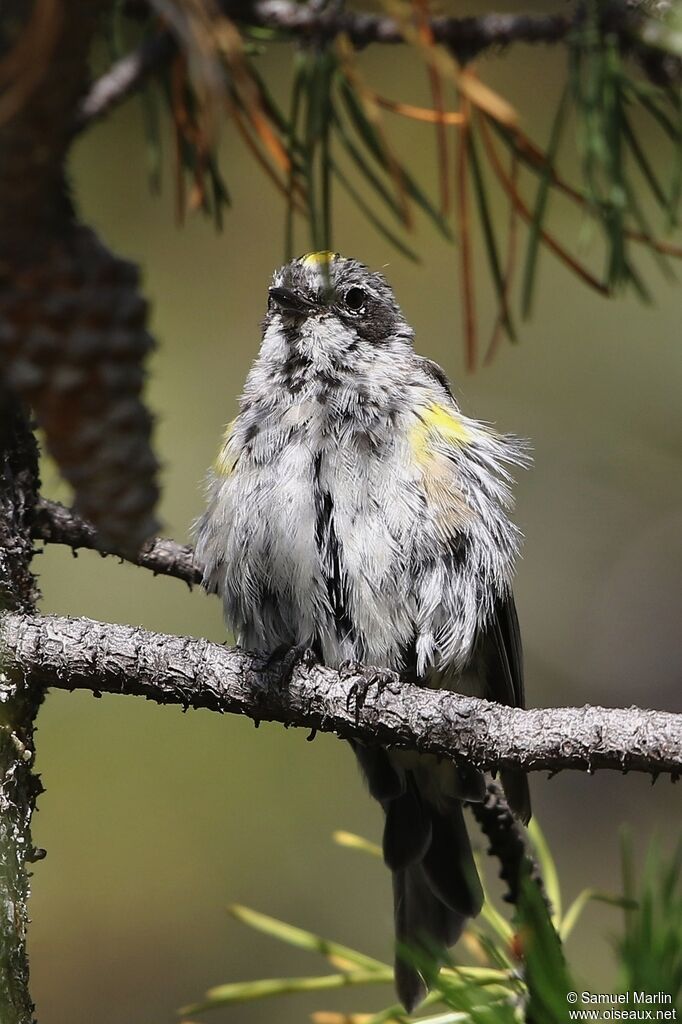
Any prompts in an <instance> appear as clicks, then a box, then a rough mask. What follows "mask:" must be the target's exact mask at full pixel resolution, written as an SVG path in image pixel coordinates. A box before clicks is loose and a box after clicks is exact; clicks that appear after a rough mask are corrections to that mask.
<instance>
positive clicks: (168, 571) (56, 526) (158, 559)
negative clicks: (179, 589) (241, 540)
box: [32, 498, 201, 588]
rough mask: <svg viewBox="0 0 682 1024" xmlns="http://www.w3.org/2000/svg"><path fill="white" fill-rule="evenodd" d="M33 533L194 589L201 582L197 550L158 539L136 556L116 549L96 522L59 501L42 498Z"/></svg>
mask: <svg viewBox="0 0 682 1024" xmlns="http://www.w3.org/2000/svg"><path fill="white" fill-rule="evenodd" d="M32 533H33V537H34V539H35V540H42V541H45V543H46V544H66V545H68V546H69V547H70V548H72V549H73V550H74V551H76V550H78V549H79V548H86V549H87V550H89V551H99V553H100V554H101V555H115V556H116V557H117V558H121V559H123V560H124V561H128V562H132V564H133V565H139V566H141V567H142V568H143V569H151V571H152V572H153V573H154V575H155V576H174V577H175V578H176V579H179V580H184V582H185V583H187V584H188V586H189V587H190V588H191V587H192V586H193V585H194V584H195V583H201V570H200V569H199V568H198V566H197V565H196V564H195V562H194V551H193V550H192V548H191V547H190V546H189V545H187V544H178V543H176V541H174V540H168V539H167V538H165V537H155V538H154V539H153V540H151V541H149V543H148V544H146V545H145V546H144V547H143V548H142V549H141V550H140V551H138V552H136V553H135V554H131V553H130V552H129V551H123V550H118V549H115V548H112V547H111V546H110V545H108V544H105V543H104V541H103V540H102V538H101V537H100V536H99V534H98V533H97V531H96V529H95V527H94V526H93V525H92V523H89V522H88V521H87V520H86V519H83V517H82V516H79V515H78V513H77V512H74V511H73V510H72V509H69V508H66V507H65V506H64V505H61V504H60V503H59V502H58V501H48V500H47V499H46V498H40V499H39V501H38V505H37V507H36V511H35V516H34V519H33V524H32Z"/></svg>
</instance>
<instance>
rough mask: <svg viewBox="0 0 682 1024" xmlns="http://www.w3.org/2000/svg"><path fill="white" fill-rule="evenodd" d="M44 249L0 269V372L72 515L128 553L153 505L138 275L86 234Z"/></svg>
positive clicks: (147, 345) (147, 526) (147, 341)
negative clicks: (41, 438) (35, 431)
mask: <svg viewBox="0 0 682 1024" xmlns="http://www.w3.org/2000/svg"><path fill="white" fill-rule="evenodd" d="M49 245H50V247H49V250H48V251H47V252H46V253H45V255H44V258H42V259H40V260H38V261H31V263H30V264H27V265H26V266H24V267H22V266H18V267H17V266H14V267H8V266H7V265H5V266H2V265H0V373H2V375H3V376H4V378H5V381H6V383H7V384H8V385H9V386H10V387H11V388H13V389H14V390H15V391H16V392H17V393H18V394H19V395H21V396H22V397H23V398H24V399H25V400H26V401H28V402H29V403H30V404H31V405H32V407H33V409H34V411H35V414H36V417H37V419H38V422H39V424H40V426H41V427H42V428H43V430H44V431H45V437H46V442H47V447H48V450H49V451H50V452H51V454H52V455H53V456H54V458H55V460H56V462H57V463H58V465H59V467H60V469H61V471H62V473H63V474H64V476H65V478H66V479H67V480H68V482H69V483H70V484H71V485H72V487H73V488H74V491H75V505H76V508H77V509H78V511H79V512H80V514H81V515H83V516H84V517H85V518H87V519H89V520H90V521H91V522H92V523H93V524H94V525H95V526H96V528H97V529H98V531H99V532H100V534H101V536H102V537H103V539H104V540H105V542H106V543H109V544H111V545H112V546H116V547H118V548H122V549H125V550H129V551H134V550H137V549H138V548H139V547H140V546H141V544H142V543H143V542H144V541H145V540H146V539H148V538H149V537H150V536H152V535H153V534H154V533H155V532H156V531H157V522H156V519H155V516H154V508H155V505H156V501H157V498H158V485H157V482H156V474H157V470H158V465H157V462H156V459H155V458H154V455H153V452H152V449H151V445H150V434H151V427H152V421H151V416H150V414H149V413H148V411H147V409H146V407H145V406H144V404H143V402H142V400H141V397H140V396H141V392H142V387H143V384H144V380H145V371H144V360H145V357H146V356H147V354H148V352H149V351H150V349H151V348H152V346H153V342H152V339H151V337H150V335H149V334H148V333H147V330H146V321H147V303H146V301H145V299H144V298H143V297H142V296H141V295H140V293H139V290H138V283H139V273H138V270H137V267H136V266H135V265H134V264H133V263H129V262H127V261H125V260H122V259H119V258H118V257H116V256H113V255H112V254H111V253H110V252H109V251H108V250H107V249H106V248H105V247H104V246H103V245H102V243H101V242H100V241H99V240H98V239H97V237H96V236H95V234H94V233H93V232H92V231H91V230H90V229H88V228H85V227H80V226H77V227H75V228H73V229H72V231H70V232H69V233H68V234H67V236H66V237H65V238H63V239H60V240H59V241H54V242H51V243H50V244H49Z"/></svg>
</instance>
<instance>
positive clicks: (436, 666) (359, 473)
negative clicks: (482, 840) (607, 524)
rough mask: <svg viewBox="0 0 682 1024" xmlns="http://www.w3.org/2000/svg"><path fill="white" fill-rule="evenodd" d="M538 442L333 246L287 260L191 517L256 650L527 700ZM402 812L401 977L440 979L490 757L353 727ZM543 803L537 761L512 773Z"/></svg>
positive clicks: (466, 907) (514, 786) (464, 898)
mask: <svg viewBox="0 0 682 1024" xmlns="http://www.w3.org/2000/svg"><path fill="white" fill-rule="evenodd" d="M528 458H529V457H528V446H527V444H526V442H524V441H523V440H520V439H518V438H516V437H514V436H511V435H508V434H501V433H498V432H497V431H496V430H494V429H493V428H492V427H491V426H489V425H487V424H485V423H483V422H479V421H477V420H475V419H472V418H469V417H468V416H466V415H464V414H463V413H462V412H461V411H460V408H459V405H458V403H457V401H456V399H455V397H454V395H453V390H452V388H451V386H450V384H449V381H448V378H447V376H446V374H445V373H444V371H443V370H442V368H441V367H440V366H439V365H438V364H437V363H435V362H433V361H432V360H431V359H429V358H427V357H426V356H423V355H420V354H418V353H417V351H416V350H415V347H414V332H413V330H412V328H411V327H410V325H409V323H408V322H407V320H406V319H405V316H404V314H403V313H402V311H401V309H400V307H399V305H398V303H397V301H396V298H395V296H394V293H393V291H392V289H391V287H390V285H389V284H388V282H387V281H386V279H385V278H384V276H383V275H382V274H381V273H378V272H375V271H372V270H370V269H369V268H368V267H367V266H365V265H364V264H363V263H361V262H359V261H358V260H355V259H351V258H347V257H344V256H341V255H340V254H338V253H333V252H326V251H325V252H314V253H307V254H305V255H304V256H301V257H299V258H296V259H293V260H291V261H290V262H288V263H287V264H286V265H285V266H283V267H281V268H280V269H279V270H277V271H276V272H275V274H274V276H273V278H272V283H271V285H270V287H269V290H268V300H267V311H266V313H265V318H264V321H263V330H262V341H261V346H260V351H259V353H258V356H257V358H256V359H255V362H254V363H253V365H252V367H251V369H250V371H249V373H248V376H247V378H246V383H245V385H244V389H243V393H242V396H241V400H240V405H239V412H238V415H237V417H236V418H235V419H234V420H233V421H232V422H231V423H230V424H229V425H228V426H227V428H226V430H225V434H224V437H223V439H222V444H221V446H220V450H219V453H218V456H217V459H216V460H215V463H214V465H213V467H212V469H211V471H210V472H209V475H208V480H207V487H206V508H205V511H204V512H203V514H202V515H201V516H200V518H199V519H198V520H197V522H196V524H195V537H196V557H197V560H198V563H199V565H200V566H202V569H203V584H204V586H205V588H206V589H207V590H208V591H209V592H213V593H217V594H218V595H220V597H221V598H222V602H223V606H224V613H225V619H226V622H227V624H228V625H229V627H230V628H231V629H232V630H233V631H234V634H235V636H236V638H237V642H238V643H239V644H240V646H242V647H244V648H246V649H249V650H252V651H254V652H258V653H260V654H263V655H266V656H268V657H272V656H276V655H277V652H281V651H284V650H305V651H308V652H313V654H314V656H315V657H316V658H317V659H318V660H319V661H320V662H321V663H323V664H324V665H326V666H329V667H331V668H335V669H340V668H342V667H343V666H347V665H349V664H351V665H361V666H372V667H375V668H378V669H383V670H390V671H392V672H395V673H398V674H399V677H400V679H401V680H402V681H405V682H406V683H412V684H416V685H419V686H425V687H431V688H445V689H449V690H453V691H456V692H459V693H466V694H470V695H475V696H482V697H486V698H488V699H491V700H495V701H497V702H499V703H502V704H505V705H509V706H523V704H524V681H523V665H522V649H521V639H520V633H519V624H518V618H517V614H516V609H515V604H514V598H513V593H512V579H513V575H514V569H515V564H516V560H517V556H518V553H519V547H520V540H521V535H520V532H519V530H518V529H517V527H516V526H515V525H514V523H513V522H512V520H511V518H510V513H511V508H512V494H511V487H512V482H513V481H512V477H511V472H512V467H514V466H525V465H526V464H527V462H528ZM351 746H352V747H353V750H354V753H355V755H356V758H357V761H358V762H359V765H360V768H361V771H362V774H363V775H364V778H365V781H366V785H367V788H368V789H369V793H370V794H371V796H372V797H374V798H375V799H376V800H377V801H378V803H379V804H380V805H381V807H382V809H383V812H384V831H383V856H384V861H385V863H386V865H387V866H388V868H389V869H390V870H391V873H392V880H393V903H394V920H395V939H396V955H395V984H396V990H397V994H398V997H399V999H400V1001H401V1002H402V1004H403V1005H404V1007H405V1008H406V1009H407V1010H408V1011H411V1010H412V1009H414V1008H415V1007H416V1006H417V1005H418V1004H419V1003H420V1002H421V1001H422V1000H423V998H424V997H425V995H426V994H427V990H428V985H427V980H426V978H425V973H428V972H425V970H424V969H423V964H420V962H419V956H418V955H417V954H419V953H420V951H421V952H422V953H423V952H426V953H428V955H429V956H431V957H432V958H434V961H435V962H436V963H439V964H440V963H445V962H447V955H448V954H447V951H448V949H449V947H450V946H452V945H454V943H455V942H456V941H457V939H458V938H459V936H460V934H461V932H462V929H463V927H464V926H465V924H466V922H467V920H468V919H469V918H472V917H475V916H476V915H477V914H478V913H479V912H480V909H481V906H482V900H483V894H482V888H481V883H480V880H479V877H478V874H477V870H476V866H475V863H474V858H473V854H472V848H471V842H470V839H469V836H468V832H467V828H466V825H465V822H464V817H463V813H462V808H463V805H464V803H466V802H476V801H482V800H483V799H484V798H485V793H486V779H485V776H484V775H483V773H482V772H480V771H478V770H477V769H476V768H475V767H474V766H466V765H462V764H461V763H458V764H455V763H454V762H453V761H451V760H449V759H442V758H441V759H438V758H436V757H435V756H433V755H428V754H420V753H413V752H409V751H402V750H395V749H386V748H384V747H381V746H378V745H372V744H369V743H365V742H360V741H359V740H353V741H351ZM500 778H501V782H502V784H503V787H504V790H505V792H506V796H507V800H508V802H509V805H510V806H511V808H512V810H513V811H514V813H515V814H516V815H517V816H518V818H519V819H520V820H521V821H523V822H524V823H527V822H528V820H529V818H530V813H531V808H530V797H529V791H528V784H527V779H526V776H525V774H524V773H522V772H519V771H514V770H510V769H504V770H502V771H501V773H500Z"/></svg>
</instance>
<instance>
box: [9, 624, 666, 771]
mask: <svg viewBox="0 0 682 1024" xmlns="http://www.w3.org/2000/svg"><path fill="white" fill-rule="evenodd" d="M0 646H2V647H4V650H5V661H6V671H8V672H9V673H10V674H12V673H14V674H19V675H20V676H21V678H23V679H24V680H26V681H30V682H31V683H38V684H40V685H41V686H57V687H59V688H60V689H66V690H74V689H82V690H92V691H94V692H96V693H98V694H101V693H103V692H106V693H121V694H135V695H138V696H142V697H146V698H147V699H148V700H153V701H156V702H157V703H159V704H180V705H182V706H183V707H186V708H189V707H192V708H208V709H209V710H211V711H219V712H229V713H232V714H241V715H247V716H248V717H250V718H253V719H254V720H255V721H256V722H260V721H273V722H281V723H283V724H284V725H296V726H304V727H305V728H308V729H316V730H317V729H319V730H321V731H324V732H335V733H337V734H338V735H339V736H341V737H344V738H351V737H354V738H357V739H361V740H364V741H366V742H375V743H380V744H382V745H383V746H394V747H400V748H405V749H412V750H419V751H422V752H424V753H431V754H436V755H439V756H444V757H453V758H455V759H457V758H462V759H466V760H467V761H468V762H469V763H472V764H474V765H476V766H477V767H480V768H481V769H490V770H496V769H500V768H521V769H523V770H525V771H542V770H546V771H552V772H556V771H559V770H561V769H564V768H571V769H577V770H581V771H594V770H596V769H598V768H612V769H616V770H619V771H640V772H648V773H650V774H652V775H657V774H659V773H661V772H665V773H670V774H671V775H672V776H673V778H677V777H678V776H679V774H680V772H681V771H682V715H674V714H670V713H666V712H662V711H644V710H640V709H639V708H627V709H620V708H600V707H589V706H586V707H583V708H547V709H532V710H528V711H524V710H522V709H520V708H510V707H504V706H502V705H500V704H492V703H490V702H488V701H485V700H479V699H476V698H474V697H465V696H461V695H459V694H455V693H451V692H448V691H441V690H437V691H434V690H429V689H427V688H424V687H419V686H413V685H409V684H407V683H404V682H401V681H400V679H399V678H398V677H397V676H396V675H395V674H393V673H389V672H377V671H372V670H365V669H360V668H357V669H353V670H347V671H342V672H335V671H333V670H331V669H329V668H325V667H323V666H321V665H310V664H307V663H305V662H303V661H299V662H298V663H296V664H295V665H294V666H293V668H292V667H291V666H289V668H287V666H286V663H276V664H270V663H269V662H268V661H267V659H264V658H262V657H259V656H256V655H253V654H250V653H248V652H246V651H241V650H239V649H235V648H228V647H223V646H220V645H217V644H212V643H209V642H208V641H206V640H195V639H191V638H189V637H177V636H168V635H165V634H160V633H150V632H147V631H145V630H142V629H137V628H134V627H132V626H121V625H111V624H107V623H101V622H95V621H93V620H91V619H85V618H83V619H68V618H60V617H55V616H46V617H44V618H43V617H32V616H25V615H21V614H19V613H7V614H6V615H5V616H4V617H3V619H2V621H1V622H0Z"/></svg>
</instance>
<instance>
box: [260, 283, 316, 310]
mask: <svg viewBox="0 0 682 1024" xmlns="http://www.w3.org/2000/svg"><path fill="white" fill-rule="evenodd" d="M268 294H269V296H270V298H271V299H272V300H273V302H276V303H277V305H278V306H279V308H280V309H281V310H282V312H284V313H298V314H299V316H300V315H301V314H304V313H308V312H309V311H310V309H311V308H312V303H311V302H310V301H309V300H308V299H305V298H303V296H302V295H298V294H297V293H296V292H294V291H292V290H291V288H271V289H270V291H269V292H268Z"/></svg>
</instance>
